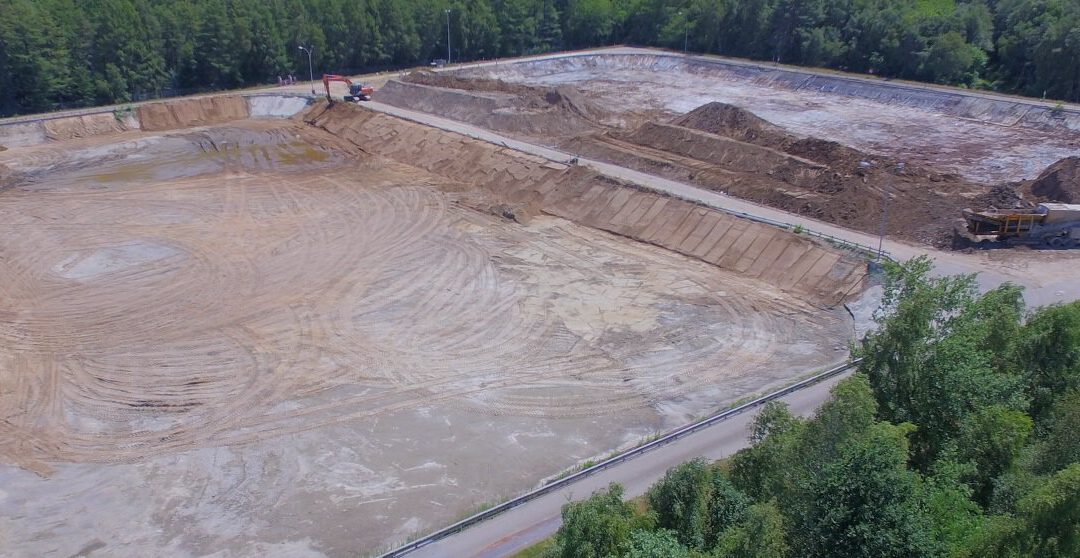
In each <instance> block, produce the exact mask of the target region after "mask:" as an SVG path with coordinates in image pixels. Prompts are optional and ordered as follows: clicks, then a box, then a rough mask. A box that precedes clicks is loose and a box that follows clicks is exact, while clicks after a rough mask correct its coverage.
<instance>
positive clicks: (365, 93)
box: [322, 74, 375, 102]
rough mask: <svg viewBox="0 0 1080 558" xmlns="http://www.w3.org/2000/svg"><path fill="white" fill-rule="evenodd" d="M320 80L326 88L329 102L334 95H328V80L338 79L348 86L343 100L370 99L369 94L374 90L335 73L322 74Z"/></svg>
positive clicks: (332, 100) (357, 100)
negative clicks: (347, 92) (347, 91)
mask: <svg viewBox="0 0 1080 558" xmlns="http://www.w3.org/2000/svg"><path fill="white" fill-rule="evenodd" d="M322 81H323V87H325V88H326V99H327V100H328V101H330V102H334V97H333V96H332V95H330V82H332V81H340V82H343V83H345V84H347V85H348V86H349V94H348V95H346V96H345V97H344V100H346V101H349V102H360V101H370V100H371V94H372V93H374V92H375V89H373V88H372V87H370V86H367V85H363V84H360V83H353V81H352V80H351V79H349V78H347V77H345V76H339V75H336V74H323V77H322Z"/></svg>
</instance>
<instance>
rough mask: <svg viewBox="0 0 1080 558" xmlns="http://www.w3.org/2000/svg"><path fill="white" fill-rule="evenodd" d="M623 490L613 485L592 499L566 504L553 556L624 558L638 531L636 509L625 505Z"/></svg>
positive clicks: (594, 495)
mask: <svg viewBox="0 0 1080 558" xmlns="http://www.w3.org/2000/svg"><path fill="white" fill-rule="evenodd" d="M622 496H623V488H622V486H620V485H618V484H612V485H611V486H609V487H608V488H607V490H603V491H600V492H597V493H595V494H593V495H592V496H591V497H590V498H589V499H587V500H584V501H581V502H574V503H570V504H567V505H566V506H564V507H563V510H562V520H563V526H562V528H560V529H559V532H558V534H557V535H556V536H555V548H554V550H553V556H556V557H558V558H606V557H609V556H621V555H623V554H624V553H625V552H626V550H627V548H629V545H630V534H631V533H632V532H633V531H634V529H635V526H636V525H635V517H634V508H633V507H632V506H630V504H627V503H625V502H623V500H622Z"/></svg>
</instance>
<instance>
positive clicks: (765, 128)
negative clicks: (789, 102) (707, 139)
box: [672, 102, 791, 146]
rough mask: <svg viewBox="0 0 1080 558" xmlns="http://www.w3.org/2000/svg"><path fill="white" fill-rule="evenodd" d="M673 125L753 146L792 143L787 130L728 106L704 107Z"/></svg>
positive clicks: (719, 104)
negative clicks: (748, 143) (752, 144)
mask: <svg viewBox="0 0 1080 558" xmlns="http://www.w3.org/2000/svg"><path fill="white" fill-rule="evenodd" d="M672 124H676V125H679V126H683V127H685V128H693V129H695V130H701V131H703V132H709V133H711V134H717V135H720V136H727V137H729V138H733V139H737V140H741V141H746V142H751V143H759V142H760V143H765V144H770V145H772V146H778V145H783V144H785V143H790V141H791V136H790V134H788V133H787V132H785V131H784V129H783V128H781V127H779V126H776V125H774V124H773V123H771V122H769V121H768V120H765V119H764V118H760V117H758V116H757V115H756V114H754V113H752V112H750V111H748V110H745V109H742V108H739V107H737V106H735V105H729V104H727V103H718V102H712V103H708V104H705V105H702V106H700V107H698V108H696V109H694V110H692V111H690V112H688V113H686V114H685V115H683V116H682V117H680V118H677V119H675V121H674V122H672Z"/></svg>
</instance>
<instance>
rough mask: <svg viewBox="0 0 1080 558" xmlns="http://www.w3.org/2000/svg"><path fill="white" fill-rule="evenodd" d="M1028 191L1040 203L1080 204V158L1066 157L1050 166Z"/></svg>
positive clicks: (1032, 183) (1033, 182)
mask: <svg viewBox="0 0 1080 558" xmlns="http://www.w3.org/2000/svg"><path fill="white" fill-rule="evenodd" d="M1028 189H1029V191H1030V192H1031V194H1032V196H1033V197H1035V198H1036V199H1038V200H1039V201H1052V202H1061V203H1080V157H1066V158H1064V159H1062V160H1060V161H1058V162H1056V163H1054V164H1052V165H1050V166H1049V167H1047V168H1046V170H1044V171H1043V172H1042V174H1040V175H1039V177H1038V178H1036V179H1035V180H1034V181H1032V182H1031V184H1030V186H1029V187H1028Z"/></svg>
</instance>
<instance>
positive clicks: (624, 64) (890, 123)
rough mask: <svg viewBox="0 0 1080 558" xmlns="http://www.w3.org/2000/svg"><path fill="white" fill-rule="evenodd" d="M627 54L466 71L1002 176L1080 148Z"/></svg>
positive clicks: (616, 106) (974, 177)
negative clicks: (750, 117) (738, 114)
mask: <svg viewBox="0 0 1080 558" xmlns="http://www.w3.org/2000/svg"><path fill="white" fill-rule="evenodd" d="M632 58H633V57H626V58H624V59H620V60H622V61H621V62H610V63H609V62H606V61H605V62H603V63H600V64H592V63H588V62H585V61H584V60H583V59H575V58H572V57H570V58H557V59H550V60H541V61H533V62H522V63H510V64H500V65H495V66H485V67H482V68H478V69H472V70H465V71H463V72H461V75H464V76H471V77H483V78H492V79H502V80H505V81H509V82H513V83H527V84H530V85H534V86H559V85H572V86H574V87H576V88H578V89H580V90H581V91H582V92H584V93H585V94H586V95H588V96H589V97H590V98H591V99H593V101H594V102H596V103H597V104H599V105H601V106H603V107H605V108H607V109H609V110H613V111H624V112H646V111H659V112H667V113H674V114H682V113H686V112H689V111H691V110H693V109H695V108H697V107H699V106H701V105H704V104H706V103H709V102H713V101H719V102H724V103H730V104H733V105H737V106H739V107H742V108H744V109H746V110H749V111H751V112H753V113H754V114H756V115H758V116H760V117H762V118H764V119H766V120H768V121H770V122H772V123H774V124H777V125H779V126H781V127H783V128H785V129H787V130H788V131H790V132H791V133H794V134H798V135H802V136H813V137H818V138H822V139H827V140H832V141H836V142H839V143H842V144H845V145H849V146H851V147H854V148H857V149H860V150H865V151H869V152H872V153H878V154H881V155H884V156H888V157H892V158H896V159H900V160H904V161H909V162H913V163H917V164H920V165H925V166H930V167H933V168H936V169H938V170H940V171H943V172H954V173H957V174H960V175H962V176H964V177H965V178H967V179H968V180H971V181H973V182H977V183H982V184H996V183H1001V182H1009V181H1015V180H1022V179H1031V178H1034V177H1035V176H1037V175H1038V174H1039V173H1040V172H1042V170H1043V169H1045V168H1046V167H1047V166H1049V165H1050V164H1052V163H1054V162H1056V161H1058V160H1059V159H1061V158H1063V157H1067V156H1070V155H1075V154H1076V153H1077V152H1078V151H1080V133H1077V132H1072V131H1069V130H1066V129H1058V130H1053V131H1041V130H1036V129H1032V128H1022V127H1008V126H1002V125H999V124H994V123H989V122H983V121H979V120H974V119H969V118H961V117H956V116H949V115H945V114H940V113H935V112H931V111H927V110H924V109H920V108H914V107H908V106H902V105H894V104H889V103H882V102H876V101H871V100H866V99H859V98H854V97H847V96H843V95H836V94H830V93H824V92H812V91H805V90H803V91H793V90H790V89H786V88H782V87H774V86H771V85H769V84H766V83H761V82H759V81H752V80H747V79H742V78H740V77H738V76H736V75H734V74H731V73H728V72H722V71H713V70H712V69H711V68H709V67H699V66H693V67H689V68H688V67H685V66H682V65H681V64H679V63H674V62H673V63H665V64H664V65H663V68H662V69H658V68H653V67H651V66H650V63H651V62H650V60H651V59H650V58H649V57H648V56H645V57H643V58H642V59H641V60H635V59H632Z"/></svg>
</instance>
